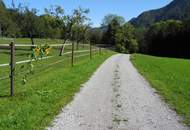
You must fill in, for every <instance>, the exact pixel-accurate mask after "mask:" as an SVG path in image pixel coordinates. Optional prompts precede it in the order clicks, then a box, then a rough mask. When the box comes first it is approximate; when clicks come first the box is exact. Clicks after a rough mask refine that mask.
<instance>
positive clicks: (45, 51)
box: [21, 44, 51, 84]
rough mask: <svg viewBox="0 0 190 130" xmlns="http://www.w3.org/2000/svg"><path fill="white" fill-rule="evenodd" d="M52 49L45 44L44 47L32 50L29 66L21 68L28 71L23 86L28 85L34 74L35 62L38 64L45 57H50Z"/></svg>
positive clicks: (40, 46) (23, 79)
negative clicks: (29, 77) (28, 79)
mask: <svg viewBox="0 0 190 130" xmlns="http://www.w3.org/2000/svg"><path fill="white" fill-rule="evenodd" d="M50 49H51V47H50V46H49V45H48V44H45V45H43V46H42V45H39V46H36V47H35V48H33V49H32V52H31V53H30V54H29V59H30V62H28V63H27V64H25V65H22V66H21V69H25V70H26V73H25V75H24V76H23V78H22V82H23V84H26V82H27V77H28V76H29V75H30V74H33V73H34V64H33V62H34V61H36V62H37V61H39V60H40V59H42V58H43V57H45V56H47V55H49V53H50Z"/></svg>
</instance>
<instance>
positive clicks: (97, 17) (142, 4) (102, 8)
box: [4, 0, 172, 27]
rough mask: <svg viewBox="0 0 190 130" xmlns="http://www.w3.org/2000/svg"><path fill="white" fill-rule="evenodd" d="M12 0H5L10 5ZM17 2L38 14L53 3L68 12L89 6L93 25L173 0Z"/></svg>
mask: <svg viewBox="0 0 190 130" xmlns="http://www.w3.org/2000/svg"><path fill="white" fill-rule="evenodd" d="M11 1H12V0H4V2H5V3H6V5H7V6H8V7H10V6H11ZM14 1H15V4H16V5H17V4H18V3H24V5H27V6H29V7H30V8H36V9H37V10H38V11H39V12H38V14H43V12H44V8H48V7H50V6H51V5H60V6H62V7H63V8H64V10H65V13H66V14H70V13H72V10H73V9H75V8H78V7H79V6H80V7H82V8H89V9H90V13H89V14H88V16H89V17H90V18H91V20H92V23H93V26H94V27H97V26H99V25H100V24H101V22H102V19H103V18H104V16H105V15H107V14H117V15H120V16H122V17H124V18H125V20H126V21H128V20H130V19H131V18H133V17H137V16H138V15H139V14H141V13H142V12H143V11H147V10H151V9H157V8H161V7H163V6H165V5H167V4H168V3H170V2H171V1H172V0H14Z"/></svg>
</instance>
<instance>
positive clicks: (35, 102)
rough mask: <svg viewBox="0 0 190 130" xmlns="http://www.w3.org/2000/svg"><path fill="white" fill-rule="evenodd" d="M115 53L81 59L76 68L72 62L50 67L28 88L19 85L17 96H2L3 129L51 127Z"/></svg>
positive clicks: (36, 129) (0, 107)
mask: <svg viewBox="0 0 190 130" xmlns="http://www.w3.org/2000/svg"><path fill="white" fill-rule="evenodd" d="M113 54H114V53H113V52H110V51H107V52H102V54H101V55H99V54H96V55H94V56H93V60H90V59H89V56H87V57H83V58H77V59H76V60H75V65H74V67H73V68H72V67H70V65H69V64H68V63H70V60H68V61H65V62H63V63H60V64H56V65H54V66H52V67H49V68H48V69H47V70H46V71H42V72H40V73H36V74H34V75H33V76H31V77H30V80H29V81H28V82H27V84H26V85H24V86H23V85H20V84H19V83H16V87H15V91H16V92H15V97H13V98H11V97H8V96H2V97H0V129H3V130H13V129H14V130H33V129H35V130H39V129H44V128H45V127H46V126H48V125H49V124H50V122H51V121H52V119H53V118H54V117H55V115H57V114H58V113H59V111H60V109H61V108H62V107H64V106H65V105H66V104H67V103H69V102H70V101H71V100H72V99H73V96H74V94H75V93H76V92H78V91H79V90H80V87H81V86H80V85H81V84H82V83H84V82H85V81H87V80H88V78H89V77H90V76H91V75H92V73H93V72H94V71H95V70H96V69H97V68H98V67H99V66H100V64H102V63H103V62H104V61H105V60H106V59H107V58H108V57H110V56H111V55H113Z"/></svg>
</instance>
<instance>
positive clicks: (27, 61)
mask: <svg viewBox="0 0 190 130" xmlns="http://www.w3.org/2000/svg"><path fill="white" fill-rule="evenodd" d="M81 52H89V50H83V51H75V53H81ZM71 53H72V52H71V51H70V52H65V53H63V55H67V54H71ZM53 57H55V56H47V57H43V58H39V60H45V59H49V58H53ZM31 61H35V60H24V61H18V62H16V63H15V64H16V65H18V64H23V63H29V62H31ZM9 65H10V63H5V64H0V67H6V66H9Z"/></svg>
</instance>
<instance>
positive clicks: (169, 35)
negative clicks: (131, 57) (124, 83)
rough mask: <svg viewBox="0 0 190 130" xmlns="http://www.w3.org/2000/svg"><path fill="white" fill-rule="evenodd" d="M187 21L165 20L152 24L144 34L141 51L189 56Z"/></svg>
mask: <svg viewBox="0 0 190 130" xmlns="http://www.w3.org/2000/svg"><path fill="white" fill-rule="evenodd" d="M187 23H188V24H187ZM189 23H190V22H189V21H188V20H187V21H183V22H181V21H176V20H167V21H161V22H158V23H155V24H153V25H152V26H150V27H149V28H148V30H147V32H146V33H145V35H144V40H143V41H142V42H141V43H143V50H141V52H145V53H148V54H153V55H160V56H169V57H190V51H189V44H188V41H189V37H188V34H189V32H190V27H189ZM141 46H142V45H141ZM141 49H142V47H141Z"/></svg>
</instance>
